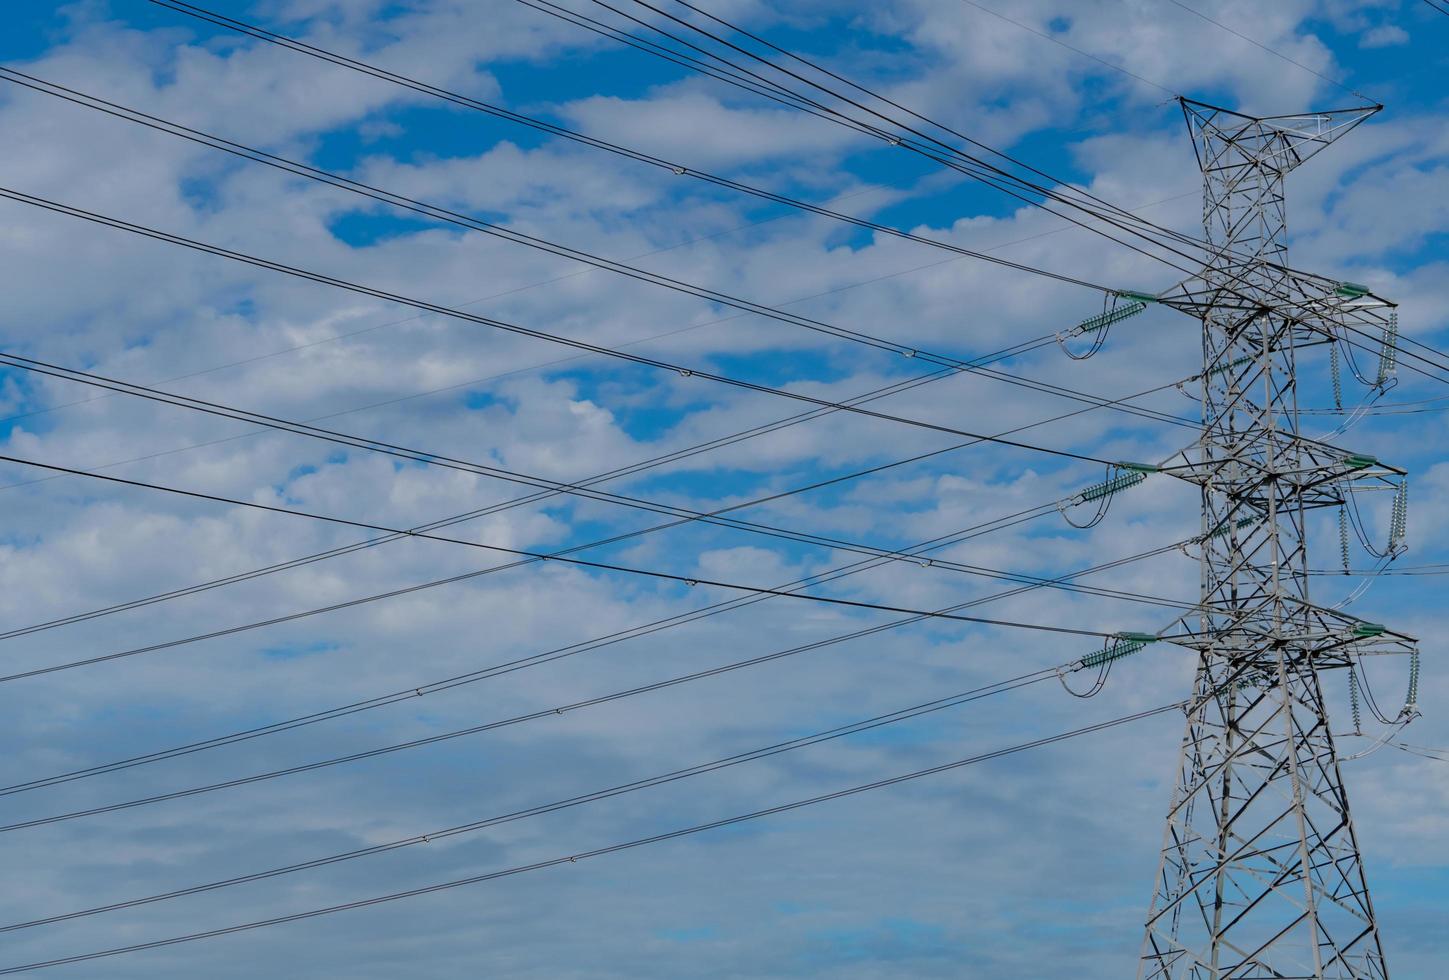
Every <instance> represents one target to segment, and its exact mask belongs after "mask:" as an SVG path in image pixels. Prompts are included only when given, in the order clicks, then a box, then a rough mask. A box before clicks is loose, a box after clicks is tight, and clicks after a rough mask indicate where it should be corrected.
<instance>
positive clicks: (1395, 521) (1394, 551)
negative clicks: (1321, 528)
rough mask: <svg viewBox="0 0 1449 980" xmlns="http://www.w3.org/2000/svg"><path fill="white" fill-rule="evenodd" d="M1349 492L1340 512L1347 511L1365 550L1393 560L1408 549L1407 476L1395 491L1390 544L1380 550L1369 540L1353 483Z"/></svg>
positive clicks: (1349, 486) (1391, 513)
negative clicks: (1405, 540)
mask: <svg viewBox="0 0 1449 980" xmlns="http://www.w3.org/2000/svg"><path fill="white" fill-rule="evenodd" d="M1346 489H1347V491H1348V493H1347V494H1346V495H1345V496H1344V506H1343V507H1342V508H1341V509H1340V513H1341V514H1342V513H1345V512H1346V513H1347V514H1348V519H1349V521H1350V523H1352V524H1353V529H1354V533H1355V534H1356V535H1357V536H1358V540H1359V543H1360V544H1361V545H1363V547H1364V550H1365V551H1367V552H1368V553H1369V554H1371V555H1373V556H1374V557H1375V558H1384V559H1389V560H1392V559H1394V558H1397V557H1398V556H1399V555H1401V554H1403V553H1404V552H1405V551H1407V550H1408V549H1407V547H1406V546H1405V544H1404V538H1405V536H1406V535H1407V533H1408V520H1409V481H1408V479H1407V478H1405V479H1402V480H1400V481H1399V486H1398V490H1397V491H1396V492H1395V493H1394V503H1393V507H1392V509H1391V510H1390V513H1389V540H1388V544H1387V545H1386V546H1385V547H1384V548H1383V550H1380V549H1379V548H1377V547H1375V546H1374V544H1373V543H1372V542H1371V541H1370V540H1369V535H1368V531H1367V527H1366V524H1365V522H1364V519H1363V513H1362V512H1361V511H1360V510H1359V506H1358V494H1357V491H1355V490H1354V488H1353V484H1352V483H1349V484H1347V485H1346Z"/></svg>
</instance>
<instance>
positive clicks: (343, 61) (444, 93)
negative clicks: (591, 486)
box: [150, 0, 1336, 301]
mask: <svg viewBox="0 0 1449 980" xmlns="http://www.w3.org/2000/svg"><path fill="white" fill-rule="evenodd" d="M150 2H151V3H154V4H156V5H158V6H163V7H167V8H168V9H172V10H175V11H176V12H178V13H183V14H186V15H188V16H192V17H195V18H197V19H200V20H203V21H206V22H208V23H212V24H214V25H216V26H219V27H224V28H227V29H229V30H234V31H237V32H239V33H243V34H247V35H249V36H251V37H254V38H257V39H259V40H262V41H266V42H268V43H272V44H276V45H278V46H281V47H285V48H288V49H289V50H292V51H295V52H297V53H301V54H306V55H308V56H309V57H313V58H317V59H319V60H323V61H328V62H329V63H332V64H335V65H338V66H339V67H345V68H350V69H352V70H355V71H359V72H361V73H363V74H368V75H371V76H373V77H376V78H379V79H383V80H385V81H390V82H393V83H395V84H398V85H402V86H404V87H407V88H410V89H413V90H414V91H418V92H421V93H424V94H428V95H432V96H434V97H436V98H441V99H443V100H445V101H449V102H453V103H455V104H458V105H463V106H466V107H468V108H472V109H476V110H477V111H480V112H484V113H486V114H488V115H492V116H495V117H498V118H502V119H507V120H509V121H512V122H517V123H520V124H522V125H526V126H530V127H531V128H534V129H538V130H540V131H543V132H547V133H550V134H551V135H556V136H560V137H562V138H566V139H570V140H575V141H577V142H580V143H583V144H586V145H589V146H593V147H595V148H597V149H604V150H607V151H608V152H612V153H618V154H620V155H623V156H626V157H629V158H630V159H634V160H637V161H638V162H643V163H649V164H650V165H652V166H655V167H658V168H661V169H667V170H670V171H671V172H673V173H675V174H678V175H685V174H688V175H691V176H694V177H698V178H700V179H703V180H706V181H708V182H711V183H715V184H718V185H719V186H722V187H728V188H730V189H733V190H737V191H740V192H743V193H747V194H751V195H754V196H756V197H761V198H762V199H766V200H771V201H774V202H775V203H780V204H785V205H788V206H791V207H796V208H799V209H802V210H805V211H810V212H812V213H816V214H820V215H822V216H826V217H831V218H833V219H836V220H840V221H844V222H847V223H850V224H854V225H856V226H858V227H863V228H869V229H871V230H874V231H877V232H880V233H882V234H888V235H892V236H895V237H902V238H907V239H910V240H913V241H917V242H920V243H922V244H927V245H932V246H934V247H938V248H944V249H947V250H951V251H956V252H958V253H960V254H963V255H970V256H973V257H974V256H975V255H976V253H974V252H972V251H971V250H967V249H960V248H958V247H956V246H954V245H951V244H950V243H947V242H943V241H941V240H939V239H932V238H929V237H925V236H919V235H914V234H911V233H909V232H903V231H901V230H900V229H897V228H891V227H889V226H885V225H881V224H879V223H876V222H871V221H867V220H864V219H860V218H857V217H853V216H850V215H843V214H840V213H838V212H834V211H830V210H829V209H824V208H820V207H817V206H815V205H810V204H806V203H805V202H802V201H798V200H795V199H792V198H789V197H786V196H784V195H779V194H775V193H774V192H770V191H765V190H762V189H760V188H757V187H751V186H749V185H746V184H743V183H740V182H738V181H732V180H729V179H727V178H723V177H719V176H718V175H714V174H710V173H707V172H705V171H699V170H692V169H690V168H688V167H685V166H682V165H679V164H674V163H671V162H669V161H666V160H663V159H661V158H659V157H655V156H652V155H651V154H648V153H644V152H641V151H637V150H632V149H629V148H627V147H622V146H619V145H617V144H612V143H608V142H607V141H603V140H599V139H596V138H594V137H589V136H584V135H582V134H580V133H576V132H574V131H572V130H568V129H566V128H564V127H560V126H557V125H555V124H553V123H548V122H546V121H544V120H541V119H537V118H534V117H529V116H525V115H523V114H520V113H516V112H513V111H512V110H508V109H503V108H501V107H499V106H494V105H490V104H488V103H484V102H480V101H479V100H476V99H472V98H470V97H468V96H464V95H460V94H459V93H456V92H451V91H449V90H446V89H441V88H438V87H437V86H432V85H429V84H427V83H424V82H420V81H418V80H416V79H412V78H409V77H407V76H403V75H399V74H397V73H395V72H390V71H387V70H385V69H381V68H378V67H377V66H374V65H370V64H368V63H366V62H361V61H358V60H357V59H352V58H348V57H346V56H344V55H340V54H337V53H335V52H331V51H327V50H326V49H322V48H318V47H316V46H314V45H309V44H306V43H305V42H301V41H297V40H295V39H292V38H288V37H286V36H284V35H280V34H276V33H274V32H271V31H267V30H265V29H264V28H261V27H257V26H255V25H252V24H248V23H245V22H243V21H239V20H236V19H234V18H229V17H226V16H224V15H222V14H218V13H215V12H214V11H210V10H207V9H205V8H202V7H198V6H196V5H194V4H190V3H185V2H183V0H150ZM635 2H636V3H638V2H641V0H635ZM685 6H688V5H687V4H686V5H685ZM691 9H697V8H692V7H691ZM706 16H710V17H713V15H708V14H706ZM713 19H715V20H718V18H713ZM686 26H689V27H690V28H691V29H693V30H699V28H696V27H694V26H693V25H686ZM736 29H737V30H738V28H736ZM742 33H746V34H748V32H742ZM748 36H752V37H753V35H748ZM757 40H758V39H757ZM762 43H765V44H767V45H768V44H769V42H764V41H762ZM751 56H752V57H756V58H758V56H757V55H751ZM791 57H793V58H795V59H796V60H802V59H799V57H798V56H796V55H791ZM807 64H808V62H807ZM817 70H820V71H822V72H824V73H825V74H831V73H830V72H828V71H825V70H824V69H817ZM832 77H837V78H838V77H839V76H832ZM810 84H812V85H816V87H821V86H818V84H816V83H813V82H811V83H810ZM848 84H851V85H852V86H854V87H856V88H861V86H859V85H856V84H855V83H848ZM827 91H828V90H827ZM866 91H868V90H866ZM875 97H876V98H881V99H882V101H885V102H887V103H889V104H892V105H894V104H895V103H890V100H888V99H883V97H880V96H875ZM857 105H858V103H857ZM867 111H873V110H867ZM904 111H907V112H910V110H904ZM874 114H876V115H880V114H879V113H874ZM911 114H912V115H915V116H917V117H918V118H924V117H920V116H919V114H918V113H911ZM881 118H888V117H884V116H882V117H881ZM892 122H893V123H894V121H892ZM895 124H896V125H899V123H895ZM933 125H936V126H938V127H939V128H942V129H944V130H945V131H947V132H950V133H952V134H953V135H957V136H961V138H963V139H966V140H967V141H968V142H971V143H972V144H973V145H976V146H981V147H982V148H984V149H987V150H988V151H989V152H991V153H993V154H994V155H997V156H1000V157H1002V158H1003V159H1006V160H1008V161H1010V162H1012V163H1014V164H1016V165H1018V166H1021V167H1023V168H1024V169H1026V170H1029V171H1031V172H1033V173H1039V174H1040V173H1041V171H1039V170H1037V169H1036V168H1034V167H1031V166H1030V165H1028V164H1024V163H1022V162H1021V161H1018V160H1015V159H1014V158H1012V157H1010V156H1008V155H1007V154H1004V153H1002V152H1001V151H999V150H996V149H994V148H990V147H986V146H985V144H981V143H980V142H979V141H975V140H971V139H970V138H969V137H964V136H962V134H959V133H957V132H956V131H955V130H951V129H950V128H949V127H944V126H941V124H939V123H933ZM908 128H909V127H908ZM912 131H913V132H918V131H915V130H912ZM921 135H924V134H921ZM926 138H927V139H929V140H931V141H932V142H934V143H936V144H938V145H940V146H941V147H943V148H944V149H945V150H946V152H948V153H951V154H953V155H957V156H961V157H962V158H963V159H967V160H969V161H971V162H972V163H973V164H975V165H978V166H985V167H986V168H987V169H988V170H992V171H994V172H995V173H997V174H999V175H1001V176H1002V177H1004V178H1005V179H1008V180H1013V181H1017V182H1019V183H1021V184H1022V186H1024V187H1029V188H1031V189H1032V190H1033V191H1034V192H1036V193H1040V194H1043V195H1044V196H1047V197H1051V198H1053V199H1054V200H1058V201H1061V202H1062V203H1066V204H1068V205H1069V206H1071V207H1073V208H1076V209H1078V210H1082V211H1083V212H1084V213H1087V214H1091V215H1093V216H1094V217H1097V218H1099V219H1101V220H1104V221H1106V222H1108V223H1110V224H1113V225H1114V226H1116V227H1119V228H1122V229H1123V230H1128V231H1130V233H1132V234H1134V235H1137V236H1138V237H1141V238H1144V239H1145V240H1148V241H1151V242H1153V243H1155V244H1157V245H1159V246H1161V247H1165V248H1167V249H1168V250H1169V251H1171V252H1173V253H1174V254H1178V255H1181V256H1183V257H1184V258H1189V259H1192V261H1193V262H1194V263H1195V264H1201V261H1202V258H1201V257H1193V256H1190V255H1188V253H1184V252H1181V251H1180V250H1179V249H1176V248H1173V247H1172V246H1167V245H1164V243H1163V242H1162V241H1161V240H1160V239H1157V238H1153V237H1152V235H1149V234H1146V233H1145V232H1144V231H1143V230H1142V228H1140V227H1137V226H1133V227H1130V228H1129V227H1128V226H1126V225H1123V224H1122V223H1121V218H1122V217H1127V218H1129V219H1130V220H1131V221H1133V222H1139V223H1140V222H1141V219H1138V218H1137V217H1136V216H1135V215H1132V214H1131V213H1130V212H1127V211H1125V210H1124V209H1122V208H1120V207H1118V206H1116V205H1112V204H1109V203H1108V202H1105V201H1102V200H1101V199H1100V198H1097V197H1095V196H1094V195H1091V194H1090V193H1088V192H1085V191H1080V190H1077V189H1075V188H1074V189H1073V190H1074V192H1076V193H1080V194H1083V195H1084V196H1085V197H1086V198H1089V199H1091V200H1093V201H1096V202H1098V203H1099V204H1101V205H1102V206H1104V207H1105V208H1107V209H1108V210H1110V211H1111V212H1113V214H1115V215H1117V217H1110V216H1108V215H1106V214H1105V213H1104V212H1102V211H1100V210H1094V209H1093V208H1092V207H1089V206H1084V205H1082V204H1081V203H1080V202H1077V201H1074V200H1069V199H1067V198H1064V197H1062V196H1061V195H1060V193H1059V192H1055V191H1052V190H1051V189H1049V188H1043V187H1040V186H1038V185H1034V184H1030V183H1029V182H1024V181H1021V179H1020V178H1017V177H1014V176H1012V175H1010V174H1007V173H1006V172H1005V171H1001V170H999V168H993V167H991V166H990V165H986V164H982V163H981V161H979V160H976V159H975V158H971V157H967V156H966V155H964V154H962V153H961V151H959V150H957V149H955V148H954V147H950V146H949V145H948V144H944V143H941V141H939V140H936V139H935V138H934V137H926ZM897 145H906V146H908V147H909V148H910V149H912V150H913V152H917V153H923V152H924V153H926V155H928V156H930V157H931V159H934V160H936V161H937V162H939V163H942V164H943V165H946V166H951V167H955V165H954V164H952V163H950V162H949V161H946V160H942V159H941V158H940V157H939V156H938V155H933V154H931V153H930V152H929V151H924V150H923V149H922V148H921V147H919V146H912V145H910V142H909V141H899V142H897ZM963 172H967V171H963ZM973 176H977V177H978V178H980V175H979V174H973ZM1044 176H1045V175H1044ZM988 182H989V180H988ZM993 186H998V188H999V189H1003V190H1005V188H1000V187H999V185H993ZM1007 192H1008V193H1012V192H1011V191H1009V190H1008V191H1007ZM1023 200H1025V201H1026V203H1029V204H1031V205H1032V206H1033V207H1040V208H1043V209H1044V210H1046V211H1048V212H1049V213H1051V214H1055V215H1057V216H1058V217H1060V218H1062V219H1064V220H1067V221H1070V222H1072V223H1074V224H1076V225H1078V226H1080V227H1083V228H1088V229H1090V230H1092V231H1094V233H1097V234H1102V235H1104V237H1107V238H1109V239H1111V240H1112V241H1115V242H1117V243H1118V244H1122V245H1124V246H1126V247H1129V248H1134V249H1135V250H1137V251H1139V252H1140V251H1142V250H1141V249H1140V248H1137V247H1136V246H1133V245H1131V244H1130V243H1126V242H1123V241H1121V240H1120V239H1117V238H1115V237H1113V236H1111V235H1106V234H1105V233H1104V232H1102V231H1101V229H1095V228H1091V226H1089V225H1085V224H1082V222H1080V221H1078V220H1076V219H1073V218H1070V217H1068V216H1066V215H1063V214H1061V213H1060V212H1058V211H1055V210H1053V209H1051V208H1046V207H1045V206H1044V205H1041V204H1040V202H1034V201H1030V200H1028V199H1023ZM1144 224H1145V226H1146V227H1147V228H1150V229H1152V230H1153V231H1155V232H1157V233H1160V234H1163V235H1165V236H1167V237H1168V238H1170V239H1173V240H1177V241H1181V242H1183V243H1185V244H1190V245H1192V246H1193V247H1194V248H1196V249H1199V250H1207V252H1208V253H1210V254H1214V255H1218V254H1222V255H1224V256H1227V255H1228V253H1224V252H1222V249H1220V248H1219V249H1216V250H1214V249H1211V248H1209V247H1208V246H1207V245H1206V244H1205V243H1203V242H1201V241H1199V240H1197V239H1193V238H1190V237H1189V236H1186V235H1183V234H1182V233H1180V232H1175V231H1172V230H1171V229H1166V228H1163V227H1161V226H1157V225H1153V224H1151V223H1150V222H1146V223H1144ZM1143 254H1144V255H1146V254H1149V253H1145V252H1144V253H1143ZM1152 257H1154V258H1156V259H1157V260H1158V261H1160V262H1163V263H1165V264H1167V265H1169V266H1170V267H1172V268H1174V269H1177V270H1178V271H1180V272H1183V273H1184V274H1186V275H1193V274H1194V272H1193V269H1191V268H1188V267H1185V266H1182V265H1179V264H1177V263H1175V262H1173V261H1172V260H1170V259H1165V258H1163V257H1162V256H1160V255H1159V256H1152ZM988 261H991V259H988ZM1022 271H1032V272H1035V273H1038V274H1042V275H1048V276H1051V277H1053V278H1057V279H1061V280H1062V281H1071V282H1073V283H1074V284H1076V285H1081V286H1086V287H1087V288H1091V289H1093V290H1096V291H1099V292H1107V293H1111V292H1115V290H1114V289H1112V288H1110V287H1106V286H1103V285H1101V284H1097V283H1089V282H1085V281H1081V280H1071V279H1070V277H1062V276H1061V275H1060V274H1057V273H1050V272H1047V271H1046V270H1042V269H1033V268H1031V267H1022ZM1290 271H1291V270H1290ZM1299 275H1303V274H1299ZM1227 278H1228V281H1227V282H1224V283H1223V284H1222V285H1223V286H1224V287H1226V288H1228V289H1230V290H1232V289H1233V287H1232V285H1231V283H1232V282H1235V281H1238V275H1237V274H1236V273H1229V274H1228V277H1227ZM1307 278H1315V279H1317V280H1321V281H1322V282H1323V283H1326V284H1328V285H1329V286H1335V285H1336V283H1331V282H1330V281H1328V280H1325V279H1323V277H1307ZM1234 292H1235V295H1238V296H1239V298H1244V299H1249V300H1253V301H1256V300H1254V298H1253V296H1252V295H1250V293H1251V291H1250V293H1236V291H1234ZM1280 298H1281V297H1280Z"/></svg>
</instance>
